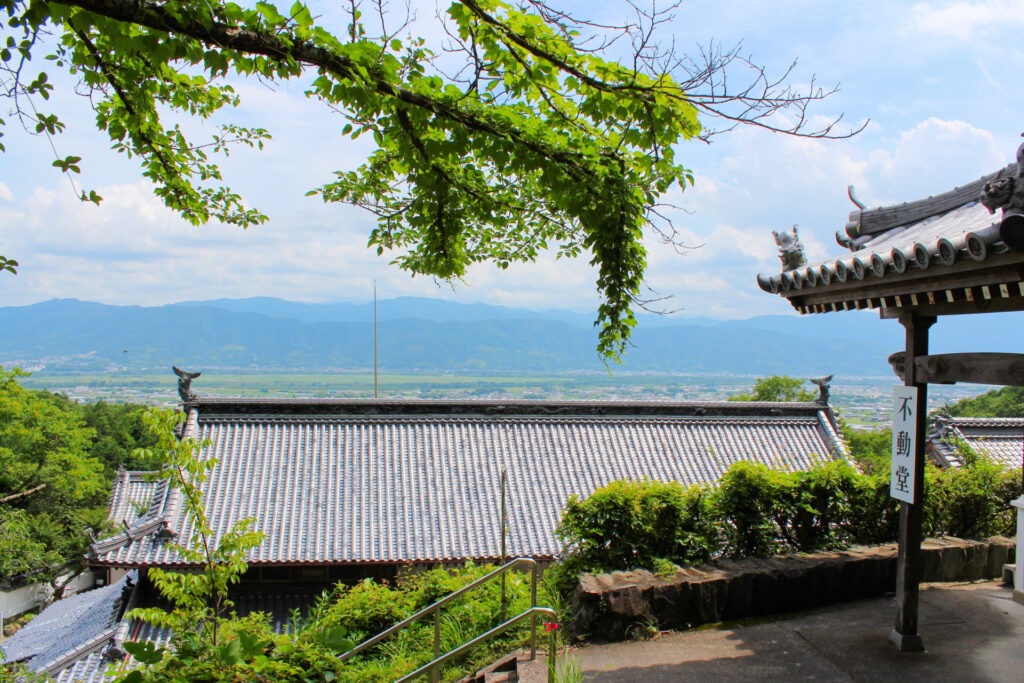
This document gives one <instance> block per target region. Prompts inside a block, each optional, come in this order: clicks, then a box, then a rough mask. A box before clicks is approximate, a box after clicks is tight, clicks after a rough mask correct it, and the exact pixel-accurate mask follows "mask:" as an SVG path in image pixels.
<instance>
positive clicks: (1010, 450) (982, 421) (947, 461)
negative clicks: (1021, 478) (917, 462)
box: [929, 416, 1024, 468]
mask: <svg viewBox="0 0 1024 683" xmlns="http://www.w3.org/2000/svg"><path fill="white" fill-rule="evenodd" d="M929 440H930V443H931V446H932V448H931V451H930V452H931V454H932V456H933V457H934V458H935V459H936V461H937V462H938V464H939V465H941V466H943V467H959V466H960V465H962V464H963V457H962V454H961V453H960V451H959V450H958V448H957V446H958V443H960V442H963V443H966V444H967V445H968V446H970V447H971V448H972V449H974V451H976V452H977V453H980V454H982V455H984V456H986V457H988V458H990V459H991V460H992V461H993V462H996V463H999V464H1001V465H1005V466H1006V467H1012V468H1020V467H1021V462H1022V454H1024V418H1016V417H1005V418H979V417H949V416H942V417H939V418H938V419H936V421H935V423H934V424H933V426H932V432H931V434H930V435H929Z"/></svg>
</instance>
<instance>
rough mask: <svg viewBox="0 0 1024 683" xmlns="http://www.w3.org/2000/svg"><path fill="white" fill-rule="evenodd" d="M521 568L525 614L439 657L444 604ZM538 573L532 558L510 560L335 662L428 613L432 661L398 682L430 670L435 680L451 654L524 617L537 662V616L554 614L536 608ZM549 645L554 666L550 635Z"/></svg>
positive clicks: (392, 633) (533, 654)
mask: <svg viewBox="0 0 1024 683" xmlns="http://www.w3.org/2000/svg"><path fill="white" fill-rule="evenodd" d="M521 565H527V566H529V567H530V608H529V609H528V610H526V611H525V612H523V613H522V614H519V615H517V616H515V617H513V618H512V619H509V620H508V621H506V622H504V623H503V624H501V625H499V626H496V627H494V628H493V629H491V630H490V631H488V632H487V633H485V634H483V635H481V636H478V637H476V638H474V639H473V640H471V641H469V642H468V643H466V644H464V645H462V646H460V647H458V648H456V649H455V650H452V651H451V652H448V653H446V654H444V655H442V654H441V653H440V649H441V621H440V616H441V608H442V607H444V606H445V605H447V604H448V603H450V602H452V601H453V600H456V599H458V598H460V597H462V596H463V595H465V594H466V593H468V592H469V591H471V590H473V589H474V588H477V587H478V586H481V585H483V584H485V583H487V582H488V581H491V580H493V579H495V578H497V577H499V576H503V575H504V574H505V573H506V572H508V571H510V570H512V569H514V568H516V567H519V566H521ZM537 571H538V570H537V561H536V560H534V559H533V558H532V557H517V558H516V559H514V560H511V561H509V562H507V563H505V564H504V565H502V566H501V567H498V568H497V569H495V570H494V571H491V572H489V573H487V574H485V575H484V576H481V577H480V578H479V579H477V580H476V581H473V582H472V583H468V584H466V585H465V586H463V587H462V588H460V589H459V590H457V591H455V592H454V593H451V594H449V595H447V596H445V597H443V598H441V599H440V600H438V601H437V602H435V603H434V604H432V605H428V606H427V607H424V608H423V609H421V610H420V611H419V612H416V613H415V614H413V615H412V616H410V617H406V618H405V619H403V620H402V621H400V622H398V623H397V624H395V625H394V626H392V627H391V628H389V629H387V630H385V631H381V632H380V633H378V634H377V635H375V636H373V637H372V638H369V639H367V640H364V641H363V642H361V643H359V644H358V645H356V646H355V647H354V648H352V649H351V650H349V651H348V652H346V653H345V654H343V655H340V656H339V657H338V660H339V661H342V662H344V661H345V660H346V659H349V658H350V657H354V656H355V655H357V654H359V653H360V652H362V651H363V650H366V649H367V648H370V647H373V646H374V645H376V644H377V643H379V642H381V641H383V640H385V639H387V638H390V637H391V636H392V635H394V634H395V633H398V632H399V631H401V630H403V629H404V628H405V627H407V626H409V625H410V624H413V623H415V622H417V621H419V620H420V619H422V618H423V617H425V616H427V615H430V614H433V615H434V660H433V661H431V662H430V663H428V664H425V665H424V666H423V667H420V669H417V670H416V672H414V673H413V674H410V675H409V676H407V677H406V678H403V679H401V680H403V681H404V680H408V678H409V677H412V676H418V675H422V673H425V672H426V671H428V670H433V672H434V678H435V680H436V677H437V672H438V669H437V668H436V667H438V666H440V665H441V664H443V663H444V662H446V661H448V660H449V659H451V658H452V657H456V656H458V654H453V653H462V652H464V651H465V650H468V649H469V648H470V647H472V646H473V645H476V644H478V643H480V642H482V641H483V640H486V639H489V638H491V637H493V636H496V635H498V634H499V633H502V632H504V631H505V630H506V629H508V628H509V627H510V626H511V625H512V624H514V623H517V622H518V621H520V620H521V619H524V618H526V617H527V616H530V617H532V620H531V622H532V623H531V626H530V659H531V660H533V659H536V658H537V614H540V613H544V614H550V615H551V616H555V611H554V610H552V609H551V608H549V607H538V606H537ZM551 642H552V648H551V652H550V653H549V655H548V656H549V657H551V663H552V664H553V663H554V657H555V652H554V647H553V645H554V635H552V637H551ZM550 671H551V669H550V668H549V672H550ZM548 678H549V679H550V678H551V676H550V673H549V676H548Z"/></svg>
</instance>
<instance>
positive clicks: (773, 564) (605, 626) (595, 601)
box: [571, 537, 1014, 640]
mask: <svg viewBox="0 0 1024 683" xmlns="http://www.w3.org/2000/svg"><path fill="white" fill-rule="evenodd" d="M922 552H923V553H924V577H923V581H925V582H936V581H977V580H980V579H991V578H998V577H1000V576H1002V568H1003V565H1004V564H1006V563H1010V562H1013V554H1014V543H1013V541H1012V540H1011V539H1008V538H1001V537H996V538H991V539H988V540H984V541H965V540H961V539H958V538H951V537H946V538H942V539H929V540H926V541H925V542H924V543H923V544H922ZM896 555H897V546H896V544H891V545H884V546H872V547H858V548H852V549H850V550H845V551H841V552H832V553H816V554H813V555H787V556H781V557H772V558H767V559H756V558H755V559H747V560H736V561H721V562H717V563H715V564H713V565H705V566H702V567H696V568H689V569H678V570H677V571H676V573H675V575H674V576H669V577H660V576H655V575H653V574H652V573H651V572H649V571H646V570H635V571H629V572H613V573H611V574H597V575H595V574H585V575H584V576H583V577H581V579H580V583H579V585H578V586H577V588H576V590H575V592H574V593H573V600H572V607H573V616H572V624H571V632H572V634H573V636H574V637H576V638H581V639H594V640H621V639H623V638H626V637H628V636H629V635H630V632H631V631H632V630H633V629H637V628H646V627H652V626H653V627H655V628H658V629H683V628H689V627H691V626H697V625H699V624H706V623H713V622H718V621H730V620H734V619H742V618H746V617H756V616H761V615H766V614H773V613H779V612H793V611H797V610H802V609H807V608H811V607H818V606H820V605H827V604H831V603H836V602H843V601H846V600H856V599H859V598H866V597H874V596H879V595H885V594H886V593H892V592H893V591H894V590H895V587H896Z"/></svg>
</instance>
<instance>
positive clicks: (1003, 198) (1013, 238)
mask: <svg viewBox="0 0 1024 683" xmlns="http://www.w3.org/2000/svg"><path fill="white" fill-rule="evenodd" d="M1021 137H1024V133H1022V134H1021ZM978 200H979V201H980V202H981V203H982V204H983V205H984V206H985V208H986V209H988V212H989V213H995V212H996V209H1002V210H1003V220H1002V222H1001V223H1000V224H999V238H1000V239H1001V240H1003V242H1004V243H1005V244H1006V246H1008V247H1009V248H1010V249H1013V250H1014V251H1024V143H1021V145H1020V146H1019V147H1018V148H1017V175H1016V176H1003V175H1002V171H1000V174H999V175H998V176H997V177H996V178H994V179H993V180H990V181H989V182H987V183H985V186H984V187H983V188H982V190H981V197H979V198H978Z"/></svg>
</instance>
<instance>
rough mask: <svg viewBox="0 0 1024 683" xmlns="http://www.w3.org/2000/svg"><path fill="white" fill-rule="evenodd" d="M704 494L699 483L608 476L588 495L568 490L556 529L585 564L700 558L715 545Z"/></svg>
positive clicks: (708, 554) (607, 565)
mask: <svg viewBox="0 0 1024 683" xmlns="http://www.w3.org/2000/svg"><path fill="white" fill-rule="evenodd" d="M708 494H709V489H708V488H707V487H702V486H690V487H683V486H681V485H679V484H676V483H663V482H656V481H650V480H644V481H617V482H612V483H611V484H609V485H608V486H605V487H603V488H601V489H598V490H597V491H595V492H594V493H593V494H592V495H591V496H590V497H589V498H586V499H581V498H579V497H578V496H571V497H570V498H569V502H568V503H567V504H566V507H565V510H563V512H562V519H561V522H560V523H559V525H558V528H557V529H556V533H557V534H558V537H559V538H560V539H561V540H562V541H564V542H565V543H566V544H567V545H568V546H569V547H571V548H572V549H573V550H572V552H573V554H574V555H576V556H577V557H578V560H579V561H580V562H582V564H583V565H585V566H588V567H600V568H603V569H606V570H613V569H630V568H632V567H647V566H651V565H652V563H653V562H654V560H655V559H657V558H663V559H666V560H669V561H672V562H675V563H677V564H694V563H698V562H704V561H706V560H708V559H710V558H711V556H712V549H713V548H715V547H717V542H716V540H717V530H716V527H715V525H714V523H713V521H712V516H711V515H710V514H709V513H710V500H709V495H708Z"/></svg>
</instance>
